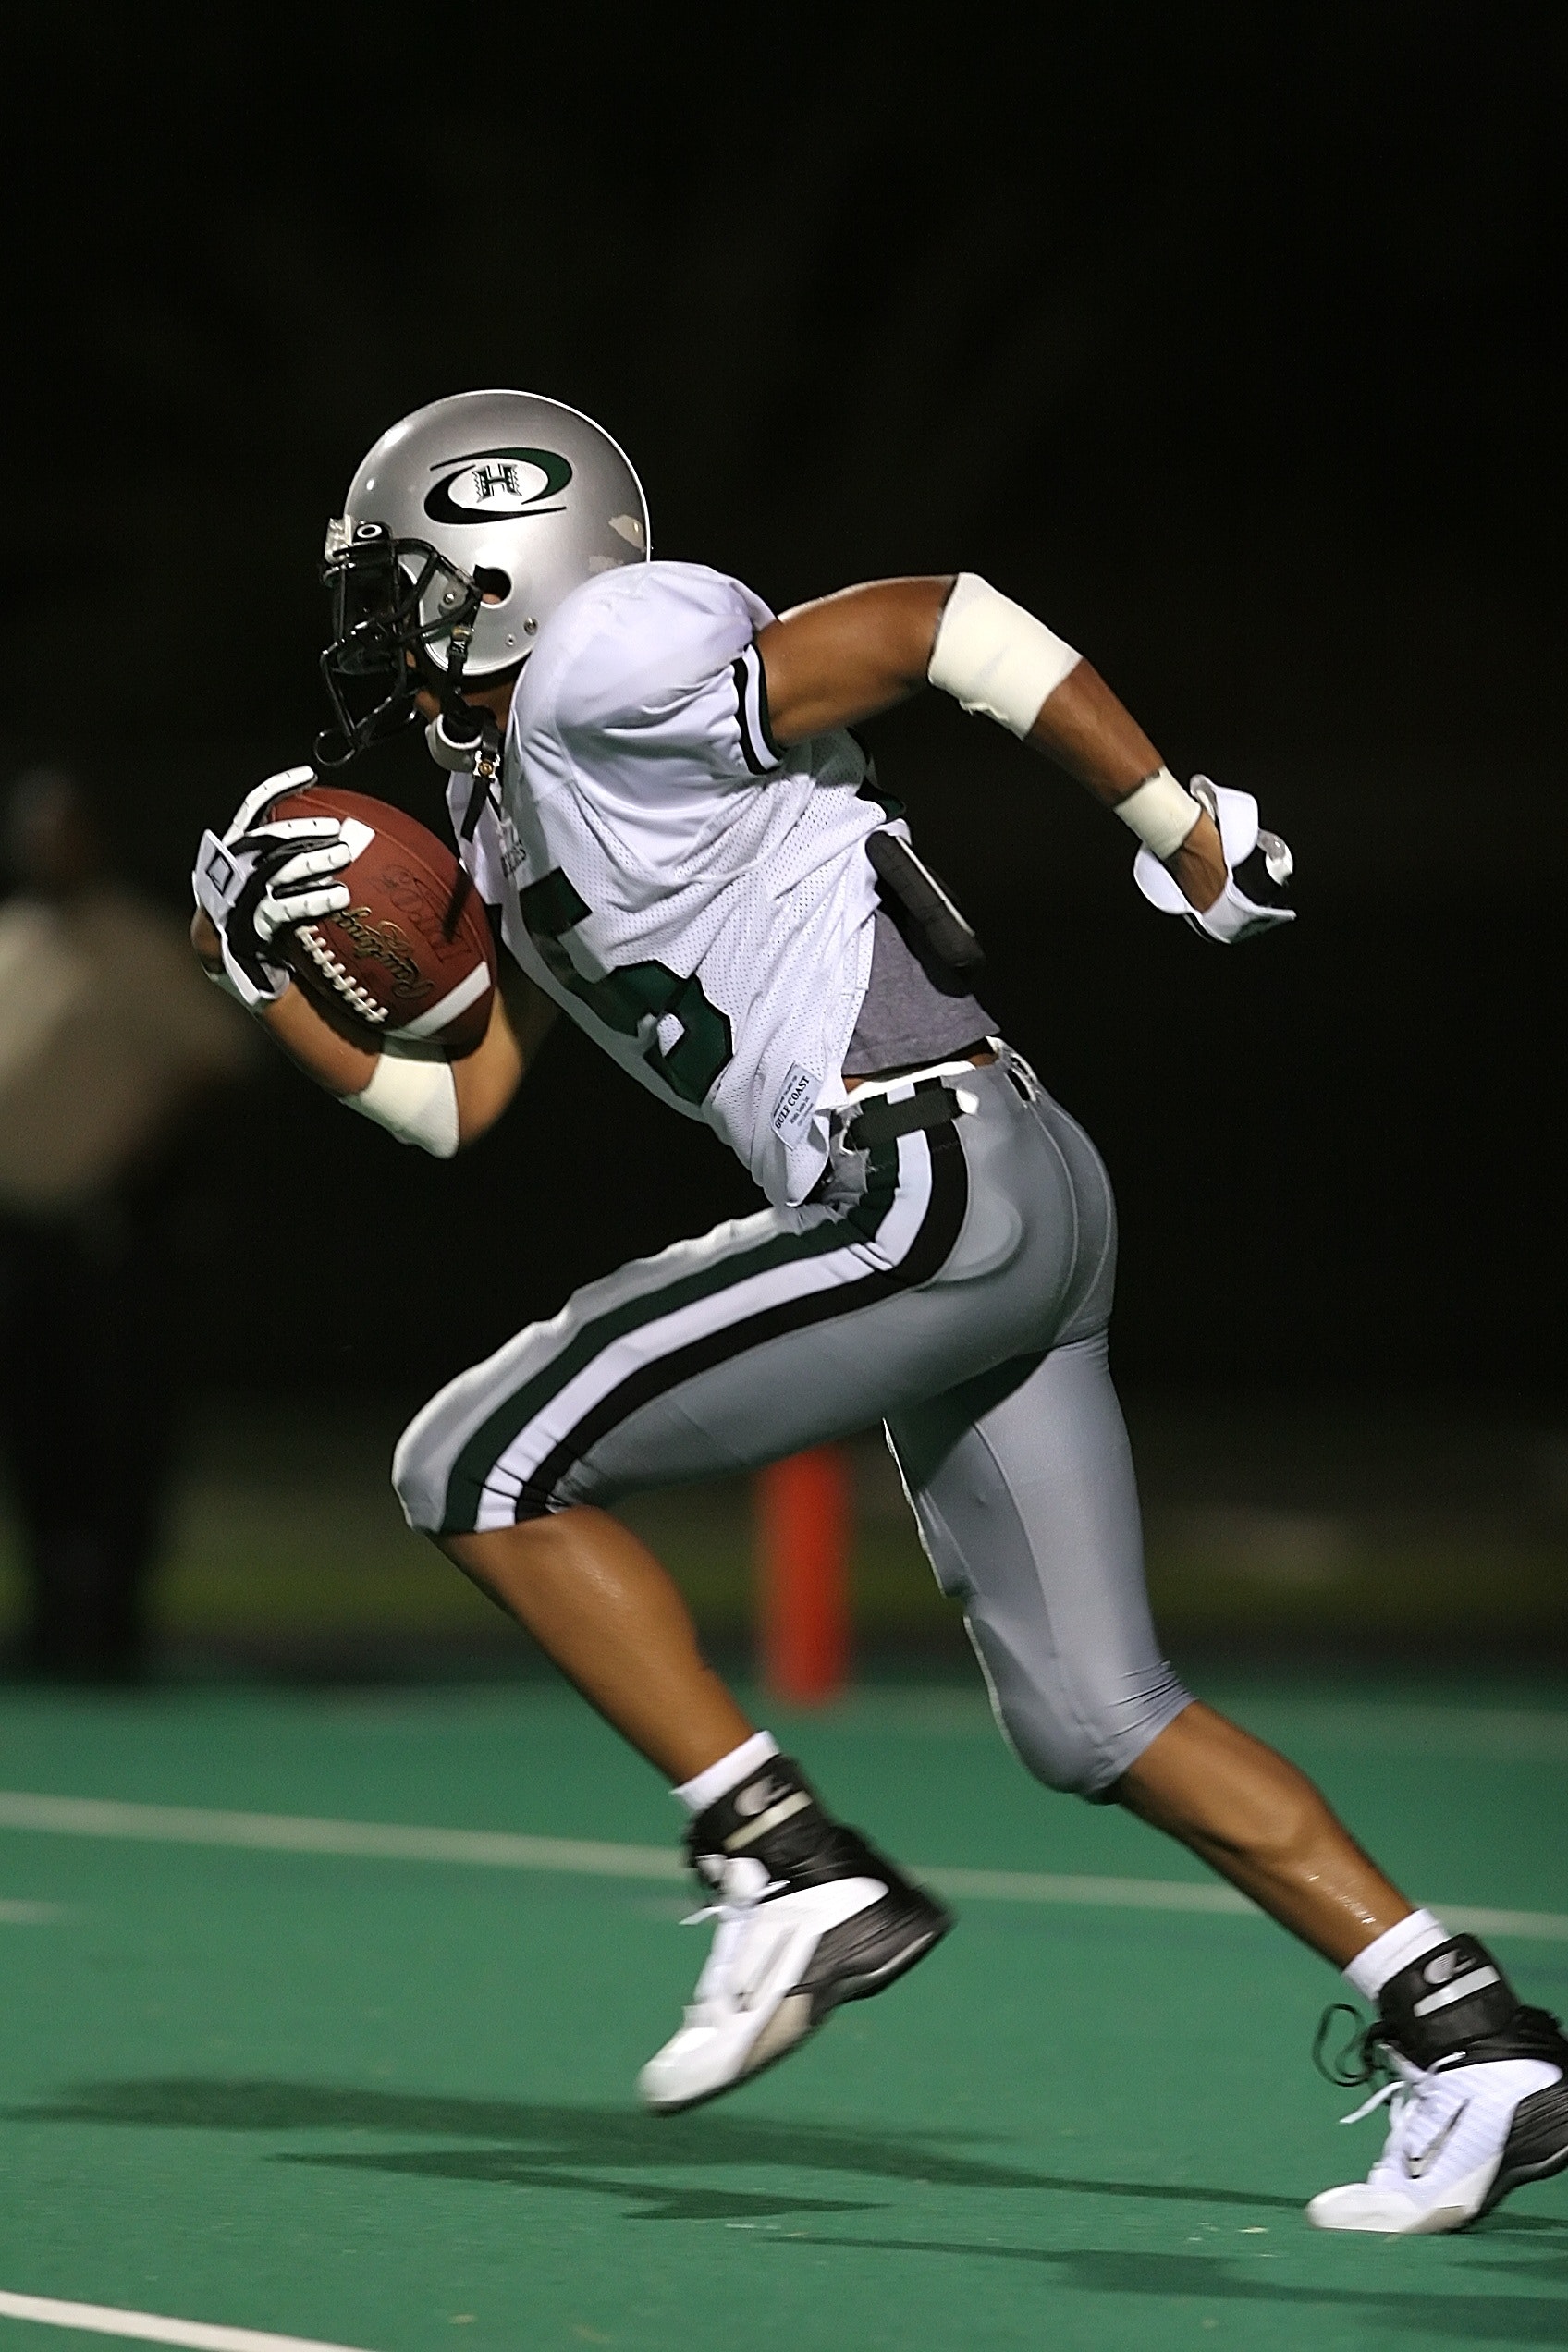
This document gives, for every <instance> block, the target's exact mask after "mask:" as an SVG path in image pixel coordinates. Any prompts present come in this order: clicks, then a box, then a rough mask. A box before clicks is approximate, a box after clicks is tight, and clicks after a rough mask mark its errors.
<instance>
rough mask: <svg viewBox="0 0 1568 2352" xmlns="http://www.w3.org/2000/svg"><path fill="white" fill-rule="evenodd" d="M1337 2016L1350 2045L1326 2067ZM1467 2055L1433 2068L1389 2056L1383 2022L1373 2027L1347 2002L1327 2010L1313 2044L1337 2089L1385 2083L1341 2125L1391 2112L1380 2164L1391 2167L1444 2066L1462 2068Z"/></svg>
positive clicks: (1324, 2071) (1458, 2052) (1318, 2061)
mask: <svg viewBox="0 0 1568 2352" xmlns="http://www.w3.org/2000/svg"><path fill="white" fill-rule="evenodd" d="M1336 2017H1349V2018H1350V2019H1351V2021H1352V2032H1351V2036H1350V2039H1349V2040H1348V2041H1346V2042H1345V2043H1344V2044H1343V2046H1342V2047H1341V2049H1340V2050H1339V2051H1337V2052H1335V2054H1334V2055H1333V2057H1332V2058H1330V2059H1329V2061H1328V2062H1327V2063H1325V2061H1324V2056H1323V2049H1324V2044H1325V2042H1326V2041H1327V2040H1328V2039H1329V2033H1330V2032H1331V2030H1332V2027H1333V2020H1334V2019H1335V2018H1336ZM1465 2054H1466V2053H1465V2052H1464V2051H1462V2050H1456V2051H1455V2052H1452V2056H1451V2057H1449V2058H1447V2059H1439V2062H1438V2064H1437V2065H1436V2066H1433V2067H1423V2066H1417V2065H1416V2064H1415V2063H1414V2061H1413V2060H1411V2059H1409V2058H1406V2057H1405V2056H1404V2055H1403V2052H1398V2051H1395V2052H1393V2053H1392V2054H1391V2055H1390V2046H1389V2037H1388V2031H1387V2028H1386V2027H1384V2026H1383V2025H1382V2023H1381V2021H1380V2020H1379V2019H1378V2018H1376V2017H1375V2018H1374V2019H1373V2020H1372V2023H1371V2024H1370V2025H1367V2024H1366V2023H1365V2022H1364V2020H1363V2018H1362V2015H1361V2012H1360V2011H1359V2010H1358V2009H1353V2008H1352V2007H1351V2005H1350V2003H1349V2002H1348V2001H1336V2002H1333V2003H1331V2004H1330V2005H1329V2007H1328V2008H1327V2009H1325V2010H1324V2012H1323V2015H1322V2016H1321V2017H1320V2018H1319V2019H1318V2021H1317V2033H1316V2034H1315V2035H1314V2036H1313V2040H1312V2063H1313V2064H1314V2065H1315V2066H1316V2067H1317V2071H1318V2073H1319V2074H1320V2075H1321V2076H1323V2077H1324V2079H1325V2080H1326V2081H1328V2082H1331V2083H1336V2084H1338V2085H1339V2087H1340V2088H1341V2089H1344V2090H1353V2089H1360V2087H1361V2086H1362V2084H1364V2083H1369V2082H1378V2077H1379V2076H1381V2077H1382V2078H1383V2079H1382V2081H1381V2082H1380V2084H1379V2086H1378V2089H1376V2090H1374V2091H1373V2092H1372V2093H1371V2094H1370V2096H1369V2097H1368V2098H1366V2099H1364V2100H1363V2101H1362V2102H1361V2104H1360V2106H1359V2107H1353V2108H1352V2109H1351V2111H1350V2113H1349V2114H1348V2115H1341V2117H1340V2121H1341V2124H1359V2123H1362V2122H1364V2121H1365V2119H1366V2117H1367V2116H1368V2115H1371V2114H1374V2113H1376V2112H1377V2110H1378V2108H1379V2107H1383V2106H1386V2107H1387V2108H1388V2110H1389V2138H1388V2144H1387V2146H1386V2147H1385V2148H1384V2150H1383V2153H1382V2155H1381V2156H1380V2157H1379V2158H1378V2163H1379V2164H1383V2163H1386V2162H1388V2160H1389V2158H1390V2156H1391V2155H1393V2154H1394V2153H1395V2150H1396V2149H1397V2147H1398V2143H1399V2140H1400V2137H1401V2133H1402V2131H1403V2127H1404V2125H1405V2124H1406V2122H1407V2121H1410V2122H1414V2120H1415V2114H1416V2111H1417V2110H1418V2109H1419V2107H1420V2106H1421V2103H1422V2101H1424V2100H1426V2099H1427V2097H1428V2096H1429V2095H1430V2093H1431V2091H1432V2089H1433V2088H1434V2086H1435V2084H1436V2081H1437V2078H1438V2076H1439V2075H1440V2074H1441V2073H1442V2072H1443V2071H1444V2069H1445V2067H1449V2066H1454V2065H1459V2064H1463V2063H1464V2057H1465ZM1353 2062H1354V2064H1353Z"/></svg>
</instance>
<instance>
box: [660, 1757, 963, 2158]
mask: <svg viewBox="0 0 1568 2352" xmlns="http://www.w3.org/2000/svg"><path fill="white" fill-rule="evenodd" d="M686 1850H687V1853H688V1855H689V1856H690V1857H691V1860H692V1868H694V1869H695V1871H696V1873H697V1875H698V1877H699V1879H700V1880H702V1882H703V1884H704V1887H705V1888H706V1889H707V1890H708V1892H709V1893H711V1894H712V1895H713V1896H714V1898H715V1900H714V1901H713V1902H712V1903H711V1904H710V1905H708V1906H707V1907H706V1908H705V1909H704V1910H702V1911H699V1912H696V1913H695V1914H694V1915H693V1919H694V1920H695V1919H707V1918H712V1919H717V1923H718V1925H717V1931H716V1933H715V1935H714V1940H713V1947H712V1949H711V1951H710V1952H709V1954H708V1957H707V1963H706V1965H705V1966H704V1969H703V1972H702V1975H701V1976H700V1977H699V1978H698V1979H697V1987H696V1991H695V1992H694V1994H693V1995H692V2002H691V2004H690V2006H689V2007H688V2009H687V2011H686V2015H685V2019H684V2021H683V2023H682V2024H681V2026H680V2031H679V2032H678V2033H676V2034H674V2035H672V2036H671V2038H670V2040H668V2041H667V2042H666V2043H665V2046H664V2048H663V2049H662V2050H661V2051H659V2052H656V2053H655V2056H654V2057H652V2058H650V2059H649V2061H648V2063H647V2064H646V2065H645V2066H644V2067H643V2071H642V2074H641V2075H640V2076H638V2087H639V2089H641V2091H642V2093H643V2098H644V2099H645V2100H646V2101H647V2102H648V2105H649V2106H650V2107H652V2108H653V2109H655V2112H656V2113H659V2114H664V2115H673V2114H677V2113H680V2110H681V2109H682V2108H683V2107H696V2106H699V2105H700V2104H701V2103H702V2101H704V2100H706V2099H717V2097H718V2096H719V2095H720V2093H721V2092H723V2091H726V2090H729V2089H733V2088H734V2086H735V2085H736V2084H737V2083H740V2082H744V2081H745V2080H746V2079H747V2077H748V2076H752V2075H754V2074H758V2073H760V2072H761V2070H762V2068H763V2067H765V2066H771V2065H772V2064H775V2062H776V2061H777V2060H778V2059H780V2058H782V2057H784V2056H786V2055H787V2054H788V2052H790V2051H791V2050H793V2049H795V2048H796V2047H797V2046H798V2045H799V2044H800V2043H801V2042H802V2041H803V2040H805V2038H806V2036H807V2035H808V2034H810V2033H813V2032H815V2029H816V2027H818V2026H820V2025H821V2024H822V2023H823V2021H824V2019H825V2018H827V2016H829V2015H831V2013H832V2012H833V2011H834V2010H835V2009H837V2008H838V2007H839V2004H840V2003H842V2002H845V2001H864V2000H865V1999H866V1998H867V1996H868V1995H869V1994H871V1993H874V1992H880V1991H883V1989H884V1988H885V1987H886V1986H888V1985H890V1984H891V1983H893V1981H894V1980H895V1978H899V1977H901V1976H902V1975H903V1973H904V1971H905V1970H906V1968H913V1966H914V1964H915V1962H916V1961H917V1960H921V1959H924V1957H925V1954H926V1953H927V1952H929V1951H930V1949H931V1947H932V1945H933V1944H934V1943H937V1942H939V1941H940V1939H941V1938H942V1937H943V1936H945V1935H946V1934H947V1932H948V1929H949V1928H950V1927H951V1925H952V1918H951V1916H950V1914H949V1912H947V1911H945V1910H944V1909H943V1907H942V1905H940V1904H939V1903H937V1902H936V1901H934V1900H933V1898H932V1897H931V1896H930V1895H928V1894H926V1893H924V1892H923V1890H922V1889H921V1888H919V1887H917V1886H914V1885H913V1884H912V1882H911V1881H910V1880H908V1879H906V1878H905V1877H904V1876H903V1874H902V1872H901V1871H899V1870H896V1869H895V1868H893V1865H892V1864H891V1863H890V1862H888V1860H887V1859H886V1857H885V1856H882V1855H880V1854H878V1853H877V1852H876V1849H875V1848H874V1847H872V1846H870V1845H868V1844H866V1842H865V1840H864V1838H863V1837H862V1836H861V1835H860V1834H859V1832H858V1831H854V1830H850V1829H845V1828H844V1827H843V1826H842V1824H841V1823H839V1822H837V1821H833V1820H830V1819H828V1817H827V1814H826V1813H824V1811H823V1810H822V1807H821V1806H820V1805H819V1804H818V1803H817V1800H816V1798H815V1795H814V1794H813V1793H812V1790H811V1788H810V1786H809V1784H808V1783H807V1782H806V1780H805V1779H804V1777H803V1775H802V1772H801V1770H800V1767H799V1766H798V1765H797V1764H794V1763H792V1762H791V1761H790V1758H788V1757H785V1756H774V1757H770V1758H768V1760H767V1762H766V1763H765V1764H762V1765H759V1767H758V1768H757V1770H755V1771H754V1772H753V1774H752V1775H751V1777H750V1778H749V1779H748V1780H745V1781H742V1782H741V1784H740V1786H739V1787H738V1788H735V1789H731V1790H730V1792H729V1795H727V1796H723V1797H721V1798H720V1799H719V1801H718V1803H717V1805H712V1806H710V1807H708V1809H707V1811H706V1812H705V1813H701V1814H699V1815H698V1817H697V1819H695V1820H694V1821H693V1822H692V1825H691V1827H690V1829H689V1830H688V1831H687V1833H686ZM688 1924H692V1923H691V1922H689V1923H688Z"/></svg>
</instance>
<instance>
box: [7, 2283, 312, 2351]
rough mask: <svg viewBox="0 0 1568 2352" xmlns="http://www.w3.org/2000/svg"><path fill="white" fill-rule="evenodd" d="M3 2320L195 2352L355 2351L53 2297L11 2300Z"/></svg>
mask: <svg viewBox="0 0 1568 2352" xmlns="http://www.w3.org/2000/svg"><path fill="white" fill-rule="evenodd" d="M0 2320H37V2321H42V2323H43V2326H44V2327H63V2328H83V2329H85V2330H86V2331H87V2332H88V2333H89V2334H92V2335H132V2336H135V2337H137V2338H138V2339H139V2340H140V2341H141V2343H143V2344H188V2345H190V2346H191V2347H192V2352H355V2347H354V2346H351V2345H344V2344H323V2343H321V2342H320V2341H318V2339H317V2338H316V2337H314V2336H311V2335H268V2334H265V2333H264V2332H263V2331H262V2330H260V2329H257V2328H239V2327H212V2326H210V2325H209V2324H208V2322H207V2321H205V2320H166V2319H165V2318H164V2317H163V2316H162V2314H161V2313H160V2312H157V2311H120V2310H116V2309H115V2307H114V2306H113V2305H112V2304H108V2303H56V2302H55V2298H54V2297H53V2296H52V2295H7V2294H6V2292H5V2291H4V2289H0Z"/></svg>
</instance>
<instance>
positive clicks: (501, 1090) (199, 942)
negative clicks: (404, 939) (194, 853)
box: [190, 909, 556, 1149]
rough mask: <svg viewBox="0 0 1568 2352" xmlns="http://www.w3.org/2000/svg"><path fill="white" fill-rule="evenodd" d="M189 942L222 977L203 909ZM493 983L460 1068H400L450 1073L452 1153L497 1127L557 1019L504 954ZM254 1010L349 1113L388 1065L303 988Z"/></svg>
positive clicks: (218, 948)
mask: <svg viewBox="0 0 1568 2352" xmlns="http://www.w3.org/2000/svg"><path fill="white" fill-rule="evenodd" d="M190 943H191V945H192V947H193V948H194V949H195V950H196V953H197V955H198V956H199V957H200V958H201V960H202V963H203V964H204V965H205V966H206V968H207V970H208V971H209V972H210V973H212V974H218V973H220V972H221V971H222V969H223V949H222V942H221V941H220V939H219V937H218V934H217V930H216V928H215V926H214V924H213V923H212V921H211V919H210V918H209V917H208V916H207V915H206V914H205V913H202V911H201V910H200V909H198V910H197V913H196V914H195V916H194V918H193V920H192V922H191V925H190ZM496 977H497V981H498V986H497V987H496V996H495V1001H494V1003H493V1004H492V1006H491V1010H490V1025H489V1027H488V1028H487V1029H486V1031H485V1033H484V1040H483V1042H482V1043H481V1044H480V1045H479V1046H477V1047H475V1049H474V1051H473V1052H472V1053H471V1054H465V1055H464V1056H463V1057H462V1059H461V1060H459V1061H446V1062H440V1063H435V1062H423V1061H422V1062H410V1063H407V1064H405V1067H406V1068H407V1069H409V1070H412V1071H435V1070H442V1071H445V1072H447V1074H448V1076H449V1079H450V1084H451V1088H452V1096H453V1102H454V1108H455V1113H456V1118H455V1136H454V1146H453V1147H454V1148H459V1149H460V1148H461V1146H462V1145H465V1144H472V1143H476V1142H477V1141H478V1139H479V1137H480V1136H481V1135H483V1134H484V1133H486V1131H487V1130H488V1129H489V1128H491V1127H493V1126H494V1125H495V1123H496V1120H497V1119H499V1117H500V1116H501V1113H502V1112H503V1111H504V1110H505V1109H506V1108H507V1106H508V1103H509V1102H510V1101H511V1099H512V1096H514V1095H515V1094H516V1092H517V1090H518V1088H519V1086H520V1085H521V1083H522V1080H523V1076H524V1074H525V1072H527V1069H528V1066H529V1064H530V1062H531V1061H532V1060H533V1056H534V1054H535V1053H536V1052H537V1051H538V1049H539V1047H540V1046H541V1045H542V1044H543V1042H544V1039H545V1033H546V1032H547V1030H548V1029H549V1027H550V1024H551V1023H552V1022H553V1021H554V1020H555V1017H556V1008H555V1006H554V1005H553V1004H552V1003H551V1001H550V999H549V998H548V997H546V996H545V994H544V992H543V990H542V989H539V988H536V987H535V986H533V982H532V980H530V979H529V977H528V975H527V974H526V973H524V972H521V971H520V970H519V968H518V966H517V965H516V964H515V963H514V962H512V960H511V958H510V957H509V956H508V955H507V954H506V953H505V952H503V954H502V957H501V962H500V970H499V972H498V974H497V975H496ZM252 1010H253V1011H254V1013H255V1016H256V1018H257V1020H258V1021H260V1022H261V1023H262V1025H263V1028H265V1029H266V1030H268V1031H269V1032H270V1033H271V1035H272V1036H273V1037H274V1038H275V1039H276V1042H277V1044H278V1045H279V1046H281V1047H282V1048H283V1050H284V1052H285V1053H286V1054H287V1055H288V1058H289V1060H291V1061H293V1062H296V1063H297V1064H298V1065H299V1067H300V1069H301V1070H302V1071H304V1072H305V1074H306V1076H307V1077H310V1078H313V1079H314V1080H315V1083H316V1084H317V1085H318V1086H321V1087H323V1088H324V1089H325V1092H326V1093H327V1094H329V1095H336V1096H337V1097H338V1098H339V1099H340V1100H341V1101H344V1102H347V1103H349V1105H350V1106H351V1107H352V1106H353V1105H354V1103H355V1100H356V1098H357V1097H358V1096H362V1095H364V1094H365V1093H366V1092H367V1090H368V1089H369V1088H370V1087H371V1085H372V1084H373V1082H374V1080H375V1079H376V1075H377V1072H378V1071H380V1070H381V1069H382V1067H383V1064H384V1062H385V1061H386V1060H388V1059H389V1057H386V1056H384V1055H382V1054H379V1053H377V1052H376V1051H375V1050H374V1048H373V1047H368V1046H365V1045H363V1044H361V1042H360V1040H359V1038H358V1037H357V1036H356V1035H354V1033H353V1031H352V1030H351V1028H350V1027H349V1024H348V1023H347V1022H346V1021H345V1022H342V1023H338V1022H336V1021H334V1020H333V1019H332V1018H331V1017H330V1016H329V1014H328V1013H327V1012H326V1011H325V1008H323V1007H322V1006H321V1005H319V1004H317V1003H316V1001H315V1000H314V999H313V998H311V997H308V996H307V995H306V994H305V991H304V990H303V988H300V987H297V986H292V985H290V986H288V987H286V988H285V989H284V990H283V993H282V994H281V995H280V996H278V997H277V998H275V999H273V1001H271V1002H270V1003H261V1004H258V1005H256V1006H255V1007H253V1008H252ZM372 1115H373V1116H374V1113H373V1114H372Z"/></svg>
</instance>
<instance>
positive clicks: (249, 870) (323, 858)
mask: <svg viewBox="0 0 1568 2352" xmlns="http://www.w3.org/2000/svg"><path fill="white" fill-rule="evenodd" d="M314 781H315V776H314V771H313V770H312V769H311V768H308V767H290V768H286V769H285V770H284V771H283V773H282V774H281V775H278V776H269V777H268V778H267V780H266V782H265V783H264V784H258V785H257V786H256V788H255V790H253V791H251V792H247V793H246V795H245V798H244V799H243V800H242V801H241V802H240V803H239V808H238V809H237V811H236V812H235V815H234V816H233V818H232V820H231V822H230V823H229V825H228V826H227V828H226V829H225V831H224V832H223V834H222V835H221V836H220V835H218V834H216V833H214V832H211V831H208V832H205V833H203V834H202V841H201V846H200V848H199V849H198V850H197V852H196V864H195V867H194V869H193V871H192V873H191V876H190V888H191V889H192V891H193V892H194V894H195V899H196V903H197V905H198V906H199V907H200V908H201V909H202V912H203V913H205V914H206V915H207V917H208V918H209V920H210V921H211V923H212V924H213V926H214V929H215V930H216V932H217V935H218V937H219V940H220V941H221V943H222V947H223V973H222V975H221V983H220V985H225V986H227V988H228V989H229V991H230V993H231V994H232V995H234V996H236V997H238V998H239V1001H240V1003H241V1004H242V1005H244V1006H245V1007H246V1009H247V1010H248V1011H255V1010H256V1009H257V1007H258V1006H261V1005H268V1004H276V1002H277V999H278V998H279V997H281V996H282V994H283V992H284V990H285V989H286V988H287V987H288V983H289V979H290V976H291V975H290V974H289V972H288V966H287V965H286V964H283V963H281V962H278V961H277V960H276V957H273V956H269V955H268V953H267V949H269V948H270V947H271V945H272V942H273V940H274V938H275V937H276V934H277V933H278V932H279V931H280V930H282V929H284V928H285V927H286V926H287V925H289V924H292V923H313V922H314V921H315V920H316V918H317V917H318V916H319V915H323V914H337V913H338V912H339V911H340V910H341V909H342V908H344V907H346V906H347V905H348V903H349V897H350V895H351V894H350V892H349V890H348V888H346V887H345V885H344V884H342V883H341V882H337V881H335V880H334V879H333V876H335V875H337V873H338V872H339V871H340V870H341V869H342V868H343V867H344V866H346V865H349V864H352V862H353V859H354V856H355V854H356V851H355V849H354V846H353V844H352V843H351V842H349V840H348V839H346V837H345V831H344V827H342V826H341V825H339V824H338V823H337V820H336V819H335V818H333V817H329V816H293V817H280V818H278V819H277V820H276V822H274V823H273V824H271V825H269V824H267V823H266V822H265V818H266V813H267V810H268V809H269V808H270V807H271V806H272V805H273V803H274V802H276V801H280V800H282V799H284V798H285V797H286V795H287V794H288V793H289V792H297V791H298V790H300V787H301V786H302V785H305V784H312V783H313V782H314ZM213 976H214V978H215V979H216V978H218V977H219V975H218V974H214V975H213Z"/></svg>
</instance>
